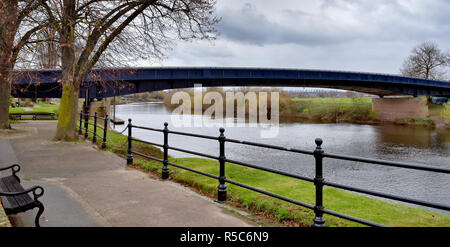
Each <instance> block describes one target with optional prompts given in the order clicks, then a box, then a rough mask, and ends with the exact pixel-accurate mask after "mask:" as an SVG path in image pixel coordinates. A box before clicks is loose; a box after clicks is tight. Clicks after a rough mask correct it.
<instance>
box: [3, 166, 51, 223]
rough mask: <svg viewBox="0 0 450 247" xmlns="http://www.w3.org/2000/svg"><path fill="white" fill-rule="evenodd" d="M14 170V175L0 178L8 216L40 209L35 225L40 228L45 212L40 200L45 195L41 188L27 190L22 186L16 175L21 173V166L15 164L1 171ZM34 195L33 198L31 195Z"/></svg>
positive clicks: (4, 206)
mask: <svg viewBox="0 0 450 247" xmlns="http://www.w3.org/2000/svg"><path fill="white" fill-rule="evenodd" d="M8 169H11V170H12V175H10V176H7V177H1V178H0V198H1V201H2V204H3V208H4V209H5V213H6V214H7V215H10V214H17V213H22V212H25V211H28V210H30V209H33V208H39V211H38V213H37V215H36V218H35V220H34V223H35V224H36V226H37V227H39V226H40V225H39V218H40V217H41V215H42V213H43V212H44V205H43V204H42V203H41V202H40V201H39V200H38V198H39V197H41V196H42V195H43V194H44V189H43V188H42V187H41V186H34V187H32V188H29V189H27V190H25V189H24V188H23V187H22V185H21V184H20V179H19V177H18V176H17V175H16V173H18V172H19V171H20V166H19V165H17V164H14V165H12V166H8V167H3V168H0V171H4V170H8ZM29 193H32V195H33V197H31V196H30V195H29Z"/></svg>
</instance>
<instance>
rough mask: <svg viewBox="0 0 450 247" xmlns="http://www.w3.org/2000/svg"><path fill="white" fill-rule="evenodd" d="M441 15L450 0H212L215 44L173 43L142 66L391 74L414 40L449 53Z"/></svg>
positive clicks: (448, 18) (449, 17) (446, 20)
mask: <svg viewBox="0 0 450 247" xmlns="http://www.w3.org/2000/svg"><path fill="white" fill-rule="evenodd" d="M449 13H450V0H426V1H423V0H420V1H419V0H377V1H374V0H361V1H358V0H336V1H333V0H315V1H311V0H308V1H303V0H277V1H274V0H217V5H216V14H217V16H219V17H221V18H222V19H221V22H220V23H219V24H218V25H217V29H218V31H219V36H218V38H217V39H216V40H215V41H192V42H178V43H176V45H175V46H174V47H173V50H171V51H169V52H168V53H167V58H166V59H164V60H162V61H160V62H158V63H157V64H147V63H146V62H144V63H143V64H142V65H143V66H212V67H215V66H229V67H275V68H299V69H326V70H345V71H361V72H375V73H387V74H399V69H400V67H401V65H402V63H403V61H404V60H405V59H406V58H407V57H408V55H409V54H410V52H411V50H412V48H413V47H414V46H417V45H419V44H420V43H422V42H425V41H433V42H435V43H436V44H437V45H438V46H439V47H440V48H441V50H444V51H448V50H450V14H449Z"/></svg>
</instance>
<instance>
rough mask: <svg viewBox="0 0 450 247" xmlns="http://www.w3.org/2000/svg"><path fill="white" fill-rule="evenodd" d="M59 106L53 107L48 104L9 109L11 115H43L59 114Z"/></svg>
mask: <svg viewBox="0 0 450 247" xmlns="http://www.w3.org/2000/svg"><path fill="white" fill-rule="evenodd" d="M25 108H30V109H32V110H31V111H26V109H25ZM58 111H59V104H57V105H52V104H46V103H39V104H36V105H34V106H30V107H11V106H10V107H9V113H35V112H43V113H58Z"/></svg>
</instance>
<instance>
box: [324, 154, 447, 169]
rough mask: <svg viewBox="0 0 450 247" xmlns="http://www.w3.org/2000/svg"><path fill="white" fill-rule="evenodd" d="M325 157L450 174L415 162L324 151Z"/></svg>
mask: <svg viewBox="0 0 450 247" xmlns="http://www.w3.org/2000/svg"><path fill="white" fill-rule="evenodd" d="M323 157H327V158H333V159H340V160H349V161H357V162H363V163H370V164H376V165H385V166H395V167H401V168H408V169H415V170H422V171H432V172H440V173H447V174H450V169H445V168H440V167H433V166H423V165H415V164H408V163H401V162H395V161H387V160H378V159H369V158H362V157H355V156H347V155H339V154H332V153H324V154H323Z"/></svg>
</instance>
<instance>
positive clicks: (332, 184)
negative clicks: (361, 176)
mask: <svg viewBox="0 0 450 247" xmlns="http://www.w3.org/2000/svg"><path fill="white" fill-rule="evenodd" d="M323 185H327V186H331V187H335V188H340V189H344V190H349V191H354V192H360V193H364V194H368V195H372V196H379V197H384V198H388V199H393V200H397V201H402V202H408V203H413V204H417V205H422V206H427V207H431V208H437V209H443V210H447V211H450V206H447V205H443V204H437V203H430V202H426V201H421V200H416V199H411V198H407V197H401V196H395V195H391V194H386V193H381V192H375V191H370V190H366V189H360V188H355V187H351V186H347V185H342V184H336V183H332V182H327V181H324V182H323Z"/></svg>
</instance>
